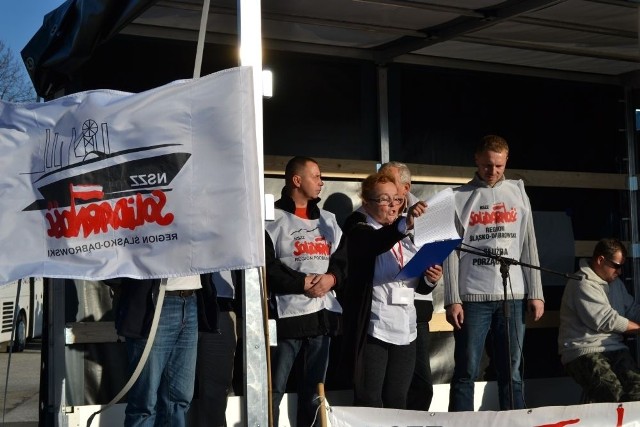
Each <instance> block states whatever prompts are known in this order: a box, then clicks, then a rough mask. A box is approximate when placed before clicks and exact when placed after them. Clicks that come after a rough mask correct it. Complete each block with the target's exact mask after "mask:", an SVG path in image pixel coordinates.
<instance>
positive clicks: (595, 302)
mask: <svg viewBox="0 0 640 427" xmlns="http://www.w3.org/2000/svg"><path fill="white" fill-rule="evenodd" d="M626 256H627V250H626V248H625V247H624V245H623V244H622V243H621V242H620V241H619V240H616V239H602V240H600V241H599V242H598V243H597V244H596V247H595V249H594V251H593V255H592V257H591V259H589V260H581V261H580V270H579V271H578V274H579V275H581V276H582V280H580V281H577V280H569V282H568V283H567V286H566V288H565V290H564V294H563V296H562V304H561V306H560V330H559V334H558V352H559V353H560V358H561V361H562V364H563V365H564V367H565V370H566V372H567V373H568V374H569V375H570V376H571V377H572V378H573V379H574V380H575V381H576V382H577V383H578V384H580V386H582V388H583V390H584V394H585V397H586V400H587V401H588V402H627V401H634V400H640V369H638V367H637V365H636V362H635V361H634V359H633V357H632V356H631V353H630V351H629V348H628V347H627V346H626V344H625V343H624V335H628V334H638V332H640V323H639V322H640V305H638V304H636V303H635V302H634V299H633V297H632V296H631V295H630V294H629V292H627V289H626V288H625V286H624V284H623V283H622V281H621V280H620V278H619V276H620V274H621V272H622V267H623V264H624V262H625V258H626Z"/></svg>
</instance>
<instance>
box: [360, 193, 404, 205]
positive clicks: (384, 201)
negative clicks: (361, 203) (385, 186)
mask: <svg viewBox="0 0 640 427" xmlns="http://www.w3.org/2000/svg"><path fill="white" fill-rule="evenodd" d="M367 200H369V201H371V202H376V203H377V204H379V205H380V206H389V205H390V204H391V203H394V204H396V205H400V204H402V203H404V197H400V196H396V197H391V196H387V195H386V194H383V195H381V196H380V197H378V198H377V199H374V198H370V199H367Z"/></svg>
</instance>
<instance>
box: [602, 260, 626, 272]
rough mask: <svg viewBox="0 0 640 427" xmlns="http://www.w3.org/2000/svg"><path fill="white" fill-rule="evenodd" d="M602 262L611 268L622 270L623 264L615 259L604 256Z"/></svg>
mask: <svg viewBox="0 0 640 427" xmlns="http://www.w3.org/2000/svg"><path fill="white" fill-rule="evenodd" d="M604 262H605V264H607V265H608V266H609V267H611V268H614V269H616V270H622V266H623V264H619V263H617V262H615V261H611V260H610V259H606V258H605V259H604Z"/></svg>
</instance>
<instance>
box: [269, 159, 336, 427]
mask: <svg viewBox="0 0 640 427" xmlns="http://www.w3.org/2000/svg"><path fill="white" fill-rule="evenodd" d="M323 185H324V183H323V182H322V177H321V175H320V169H319V167H318V163H317V162H316V161H315V160H313V159H310V158H307V157H294V158H293V159H291V160H290V161H289V163H288V164H287V166H286V169H285V187H284V189H283V190H282V198H281V199H280V200H278V201H277V202H276V208H277V209H276V210H275V220H274V221H271V222H268V223H267V224H266V271H267V285H268V287H269V291H270V293H271V295H272V302H273V303H274V304H275V309H274V311H275V316H276V322H277V331H278V340H277V341H278V345H277V347H276V348H275V350H274V351H273V356H272V367H271V378H272V388H273V415H274V417H273V418H274V424H275V425H278V418H279V406H280V401H281V400H282V396H283V394H284V392H285V388H286V385H287V380H288V378H289V374H290V372H291V368H292V366H293V363H294V361H295V359H296V357H297V355H298V353H299V352H303V354H304V372H303V373H302V376H301V377H299V382H298V389H299V396H300V399H299V402H300V404H299V408H300V411H299V412H300V414H299V419H301V420H302V421H303V422H304V424H303V425H310V424H311V421H312V420H313V419H314V413H315V411H316V408H317V407H318V405H319V402H318V400H317V393H316V387H317V384H318V383H321V382H322V383H323V382H324V380H325V375H326V372H327V365H328V362H329V346H330V341H331V336H332V335H335V334H336V333H337V332H338V329H339V319H340V315H341V313H342V307H341V306H340V304H339V303H338V301H337V299H336V296H335V292H334V291H333V289H334V288H335V287H336V286H338V285H340V284H341V283H342V281H343V280H344V278H345V276H346V253H345V251H344V248H343V246H342V245H341V244H340V243H341V241H342V231H341V230H340V227H339V226H338V223H337V221H336V218H335V216H334V215H333V214H332V213H330V212H327V211H325V210H322V209H320V208H318V202H319V200H320V199H319V198H318V195H319V194H320V191H321V189H322V186H323ZM318 419H319V417H318Z"/></svg>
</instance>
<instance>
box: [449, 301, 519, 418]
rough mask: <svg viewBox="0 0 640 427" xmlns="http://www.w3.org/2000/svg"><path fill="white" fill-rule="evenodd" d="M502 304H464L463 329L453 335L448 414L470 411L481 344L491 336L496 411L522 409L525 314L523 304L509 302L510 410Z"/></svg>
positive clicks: (482, 349)
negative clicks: (451, 375)
mask: <svg viewBox="0 0 640 427" xmlns="http://www.w3.org/2000/svg"><path fill="white" fill-rule="evenodd" d="M503 304H504V303H503V301H489V302H465V303H464V304H463V306H462V307H463V309H464V325H463V327H462V329H460V330H459V331H454V333H453V336H454V338H455V351H454V362H455V368H454V371H453V378H452V380H451V391H450V396H449V411H473V410H474V405H473V398H474V386H475V384H474V383H475V380H476V379H477V378H478V374H479V370H480V363H481V361H482V355H483V352H484V346H485V340H486V338H487V334H488V333H489V330H491V332H492V336H493V342H492V343H491V344H492V346H493V347H492V348H493V357H494V365H495V368H496V373H497V377H498V397H499V401H500V409H501V410H506V409H522V408H524V407H525V404H524V394H523V382H522V372H521V366H522V365H521V359H522V351H521V349H522V344H523V340H524V330H525V322H524V320H525V319H524V316H525V314H526V301H525V300H515V301H514V300H509V311H510V317H509V341H510V350H511V351H510V352H511V370H512V380H513V381H512V384H513V408H512V407H511V396H510V395H509V365H508V362H507V349H506V338H505V317H504V308H503Z"/></svg>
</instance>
